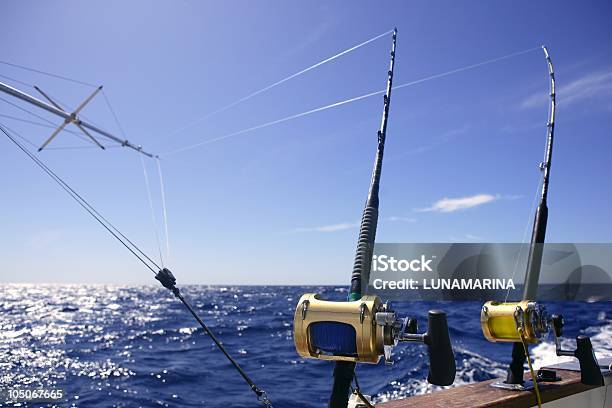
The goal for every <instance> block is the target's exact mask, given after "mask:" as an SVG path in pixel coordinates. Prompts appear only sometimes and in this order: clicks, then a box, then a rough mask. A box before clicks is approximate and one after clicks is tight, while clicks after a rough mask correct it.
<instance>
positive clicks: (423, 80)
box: [161, 47, 541, 157]
mask: <svg viewBox="0 0 612 408" xmlns="http://www.w3.org/2000/svg"><path fill="white" fill-rule="evenodd" d="M540 48H541V47H534V48H528V49H526V50H523V51H518V52H513V53H511V54H507V55H504V56H501V57H497V58H493V59H489V60H486V61H482V62H478V63H476V64H471V65H466V66H464V67H460V68H455V69H452V70H450V71H446V72H442V73H439V74H435V75H431V76H427V77H424V78H421V79H417V80H414V81H410V82H406V83H403V84H400V85H396V86H394V87H393V90H395V89H401V88H406V87H408V86H412V85H417V84H420V83H423V82H427V81H431V80H434V79H438V78H442V77H445V76H448V75H452V74H456V73H459V72H463V71H467V70H470V69H475V68H478V67H481V66H483V65H488V64H493V63H495V62H498V61H502V60H505V59H508V58H513V57H517V56H519V55H523V54H527V53H529V52H532V51H535V50H539V49H540ZM385 92H386V90H385V89H382V90H380V91H375V92H370V93H367V94H364V95H360V96H356V97H353V98H349V99H345V100H343V101H339V102H335V103H332V104H329V105H325V106H321V107H318V108H314V109H310V110H307V111H305V112H301V113H296V114H294V115H290V116H286V117H284V118H281V119H276V120H273V121H270V122H266V123H262V124H260V125H256V126H252V127H249V128H246V129H242V130H238V131H236V132H232V133H228V134H226V135H222V136H218V137H215V138H212V139H208V140H204V141H202V142H198V143H195V144H192V145H189V146H185V147H182V148H179V149H176V150H172V151H170V152H167V153H165V154H162V155H161V156H163V157H167V156H171V155H174V154H176V153H182V152H185V151H187V150H191V149H195V148H197V147H200V146H203V145H206V144H210V143H215V142H218V141H221V140H224V139H228V138H230V137H234V136H238V135H241V134H244V133H248V132H252V131H254V130H258V129H263V128H266V127H269V126H272V125H276V124H279V123H282V122H287V121H289V120H293V119H297V118H300V117H303V116H307V115H311V114H313V113H316V112H321V111H324V110H327V109H331V108H335V107H338V106H342V105H346V104H348V103H351V102H356V101H360V100H362V99H366V98H369V97H372V96H376V95H382V94H384V93H385Z"/></svg>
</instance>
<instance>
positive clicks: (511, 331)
mask: <svg viewBox="0 0 612 408" xmlns="http://www.w3.org/2000/svg"><path fill="white" fill-rule="evenodd" d="M480 325H481V328H482V333H483V334H484V336H485V338H486V339H487V340H489V341H491V342H512V343H520V342H523V341H524V342H525V343H531V344H537V343H539V342H540V340H542V339H543V338H544V336H545V335H546V334H548V332H549V331H552V333H553V337H554V339H555V352H556V354H557V356H571V357H576V358H577V359H578V362H579V364H580V377H581V382H582V383H583V384H587V385H603V376H602V374H601V370H600V369H599V364H598V363H597V359H596V357H595V354H594V352H593V345H592V344H591V339H590V338H589V337H588V336H584V335H579V336H577V337H576V349H575V350H563V349H562V347H561V336H562V334H563V333H562V331H563V325H564V321H563V316H561V315H556V314H553V315H551V316H549V315H548V313H547V312H546V309H545V308H544V306H542V305H540V304H538V303H536V302H533V301H529V300H523V301H521V302H503V303H502V302H495V301H490V302H487V303H485V304H484V306H483V307H482V310H481V313H480ZM551 329H552V330H551ZM521 369H522V367H521Z"/></svg>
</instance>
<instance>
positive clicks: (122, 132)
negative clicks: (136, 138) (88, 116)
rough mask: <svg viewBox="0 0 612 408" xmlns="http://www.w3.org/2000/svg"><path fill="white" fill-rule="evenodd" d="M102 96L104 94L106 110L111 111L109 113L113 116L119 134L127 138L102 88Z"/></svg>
mask: <svg viewBox="0 0 612 408" xmlns="http://www.w3.org/2000/svg"><path fill="white" fill-rule="evenodd" d="M102 96H104V100H105V101H106V106H108V110H110V111H111V113H112V114H113V118H115V123H117V127H118V128H119V131H120V132H121V135H122V136H123V138H124V139H127V137H126V136H125V131H124V130H123V126H121V122H119V117H118V116H117V114H116V113H115V110H114V109H113V106H112V105H111V103H110V99H108V96H106V92H105V91H104V89H102Z"/></svg>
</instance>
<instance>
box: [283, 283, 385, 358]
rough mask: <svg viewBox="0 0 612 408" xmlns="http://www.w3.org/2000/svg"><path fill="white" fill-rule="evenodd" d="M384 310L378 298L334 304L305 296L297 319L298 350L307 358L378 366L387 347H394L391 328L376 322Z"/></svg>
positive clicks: (294, 330) (297, 309)
mask: <svg viewBox="0 0 612 408" xmlns="http://www.w3.org/2000/svg"><path fill="white" fill-rule="evenodd" d="M383 310H384V305H383V304H382V302H381V300H380V298H379V297H378V296H363V297H362V298H361V299H359V300H355V301H352V302H331V301H325V300H321V299H320V297H319V295H317V294H313V293H308V294H305V295H303V296H302V297H301V299H300V301H299V302H298V305H297V308H296V310H295V316H294V319H293V332H294V340H295V348H296V350H297V352H298V354H299V355H300V356H302V357H306V358H318V359H321V360H340V361H353V362H363V363H378V361H379V360H380V357H381V356H382V355H383V354H384V348H385V345H393V339H392V337H391V335H390V330H389V328H387V327H385V325H384V324H383V325H380V324H377V322H376V317H377V315H378V313H380V312H382V311H383Z"/></svg>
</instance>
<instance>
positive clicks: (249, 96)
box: [170, 30, 393, 135]
mask: <svg viewBox="0 0 612 408" xmlns="http://www.w3.org/2000/svg"><path fill="white" fill-rule="evenodd" d="M392 31H393V30H389V31H386V32H384V33H382V34H380V35H377V36H376V37H372V38H370V39H369V40H366V41H364V42H362V43H360V44H357V45H355V46H353V47H351V48H347V49H346V50H344V51H341V52H339V53H338V54H336V55H333V56H331V57H329V58H326V59H324V60H322V61H319V62H317V63H316V64H314V65H311V66H309V67H308V68H304V69H303V70H301V71H298V72H296V73H295V74H292V75H289V76H288V77H285V78H283V79H281V80H279V81H276V82H274V83H273V84H270V85H268V86H265V87H263V88H261V89H259V90H257V91H255V92H252V93H250V94H248V95H246V96H243V97H242V98H240V99H238V100H236V101H234V102H232V103H230V104H228V105H225V106H223V107H221V108H219V109H217V110H215V111H212V112H210V113H208V114H207V115H204V116H202V117H201V118H199V119H196V120H194V121H193V122H190V123H188V124H187V125H185V126H183V127H181V128H179V129H177V130H175V131H174V132H172V133H170V135H174V134H177V133H180V132H182V131H183V130H185V129H188V128H190V127H192V126H193V125H195V124H197V123H199V122H201V121H203V120H206V119H208V118H209V117H211V116H213V115H216V114H218V113H221V112H224V111H226V110H228V109H230V108H233V107H234V106H236V105H238V104H241V103H242V102H245V101H248V100H249V99H251V98H253V97H254V96H257V95H259V94H261V93H263V92H265V91H268V90H270V89H272V88H274V87H276V86H278V85H280V84H283V83H285V82H287V81H289V80H291V79H293V78H296V77H298V76H300V75H302V74H305V73H306V72H308V71H311V70H313V69H315V68H318V67H320V66H321V65H324V64H327V63H328V62H331V61H333V60H335V59H337V58H340V57H341V56H343V55H345V54H348V53H349V52H351V51H355V50H356V49H358V48H361V47H363V46H364V45H367V44H369V43H371V42H373V41H376V40H378V39H379V38H382V37H384V36H385V35H387V34H389V33H391V32H392Z"/></svg>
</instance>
